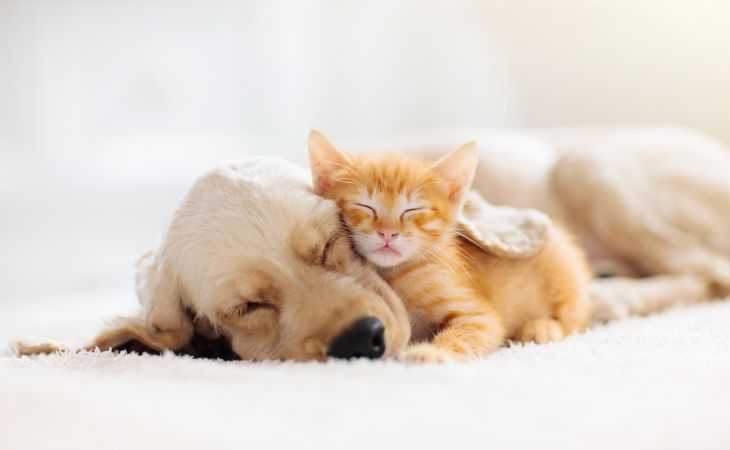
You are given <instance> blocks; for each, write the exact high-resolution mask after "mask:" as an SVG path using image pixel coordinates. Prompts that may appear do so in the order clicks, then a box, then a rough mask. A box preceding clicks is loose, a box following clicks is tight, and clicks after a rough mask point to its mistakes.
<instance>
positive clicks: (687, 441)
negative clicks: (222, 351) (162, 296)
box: [0, 291, 730, 450]
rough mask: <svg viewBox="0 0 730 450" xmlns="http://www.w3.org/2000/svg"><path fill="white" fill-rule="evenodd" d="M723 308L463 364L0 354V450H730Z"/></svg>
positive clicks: (69, 328) (67, 321)
mask: <svg viewBox="0 0 730 450" xmlns="http://www.w3.org/2000/svg"><path fill="white" fill-rule="evenodd" d="M133 308H134V304H133V302H132V300H131V295H129V294H128V293H126V292H123V291H107V292H94V293H89V294H86V295H77V296H68V297H63V298H61V297H51V298H48V299H46V300H45V301H39V302H33V303H29V304H19V305H18V304H16V305H15V306H12V307H10V306H5V307H3V309H1V310H0V344H2V345H8V344H9V343H10V342H11V340H13V339H17V338H19V337H36V338H40V337H48V336H54V337H58V338H60V339H65V340H67V341H70V342H72V343H73V342H79V339H81V338H83V337H89V336H91V335H92V334H93V332H94V331H95V330H96V329H97V328H98V326H99V325H100V322H99V318H103V317H107V318H108V317H111V316H112V315H113V314H114V313H124V312H129V311H131V310H132V309H133ZM729 405H730V302H728V301H718V302H714V303H709V304H703V305H695V306H691V307H682V308H677V309H673V310H670V311H667V312H664V313H662V314H658V315H655V316H652V317H647V318H632V319H628V320H624V321H620V322H615V323H611V324H609V325H605V326H597V327H594V328H593V329H591V330H589V331H588V332H586V333H585V334H583V335H579V336H572V337H570V338H568V339H566V340H564V341H562V342H559V343H553V344H549V345H541V346H537V345H527V346H524V347H523V346H512V347H509V348H505V349H503V350H501V351H499V352H497V353H495V354H493V355H491V356H490V357H488V358H486V359H484V360H481V361H475V362H471V363H463V364H451V365H444V366H422V367H419V366H406V365H403V364H401V363H398V362H393V361H390V362H370V361H355V362H352V363H347V362H334V361H333V362H328V363H326V364H322V363H311V364H292V363H264V364H254V363H248V362H221V361H210V360H196V359H190V358H186V357H178V356H174V355H163V356H151V355H136V354H113V353H109V352H97V353H77V354H73V353H68V354H59V355H48V356H39V357H32V358H16V357H13V356H10V355H8V354H3V356H2V357H0V449H2V450H16V449H36V448H48V449H74V450H82V449H147V448H149V449H163V448H171V449H176V450H181V449H204V448H215V449H228V448H230V449H268V448H296V449H308V448H311V449H323V448H337V449H359V448H363V449H368V450H373V449H382V448H388V449H390V448H394V449H406V448H415V449H430V448H434V449H437V448H438V449H447V448H448V449H470V448H475V449H476V448H480V449H483V448H487V449H500V448H510V449H514V448H541V449H548V448H555V449H563V450H565V449H574V448H575V449H588V448H591V449H647V448H656V449H663V450H669V449H686V448H692V449H728V448H730V419H729V418H730V415H729V414H728V413H729V412H730V406H729Z"/></svg>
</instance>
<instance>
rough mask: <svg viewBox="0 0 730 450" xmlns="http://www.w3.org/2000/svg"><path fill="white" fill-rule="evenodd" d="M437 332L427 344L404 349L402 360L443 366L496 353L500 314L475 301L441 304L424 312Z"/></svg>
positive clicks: (500, 331) (501, 334) (501, 328)
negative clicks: (438, 328)
mask: <svg viewBox="0 0 730 450" xmlns="http://www.w3.org/2000/svg"><path fill="white" fill-rule="evenodd" d="M424 312H425V313H426V316H427V318H428V319H429V320H430V321H431V322H432V323H437V324H440V331H439V332H438V333H437V334H436V335H435V336H434V338H433V341H432V342H430V343H421V344H415V345H413V346H411V347H409V348H407V349H406V350H405V351H404V352H403V355H402V359H403V360H405V361H409V362H419V363H423V362H429V363H442V362H446V361H450V360H464V359H469V358H476V357H480V356H483V355H486V354H487V353H490V352H492V351H494V350H496V349H498V348H499V347H500V346H501V345H502V343H503V342H504V340H505V330H504V325H503V324H502V319H501V317H500V316H499V314H498V313H497V312H496V311H494V310H493V309H492V308H490V307H489V306H487V305H484V303H483V302H480V301H477V300H471V301H464V300H444V301H443V302H440V303H438V304H437V306H436V307H431V308H424Z"/></svg>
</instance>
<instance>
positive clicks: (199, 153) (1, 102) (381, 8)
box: [0, 0, 730, 303]
mask: <svg viewBox="0 0 730 450" xmlns="http://www.w3.org/2000/svg"><path fill="white" fill-rule="evenodd" d="M729 24H730V2H728V1H727V0H633V1H632V0H605V1H604V0H595V1H591V0H551V1H544V0H483V1H477V0H450V1H426V0H402V1H395V0H390V1H385V0H371V1H367V2H363V1H343V0H291V1H266V0H261V1H227V0H200V1H185V0H144V1H141V0H140V1H133V0H127V1H123V2H122V1H112V0H108V1H107V0H98V1H72V0H66V1H64V0H51V1H34V0H0V303H2V302H6V303H7V302H20V301H27V300H28V299H31V298H38V297H41V296H44V295H50V294H56V293H62V292H77V291H82V290H90V289H97V288H99V287H101V286H126V287H127V288H128V289H129V292H130V298H131V297H132V293H131V292H132V291H131V285H132V283H131V279H132V265H133V262H134V260H135V259H136V257H137V255H140V254H141V253H142V252H143V251H145V250H146V249H147V248H149V247H150V246H151V245H153V244H154V241H155V239H156V238H157V236H158V235H159V233H160V231H161V230H162V227H163V226H164V223H165V221H166V220H167V218H168V217H169V215H170V213H171V211H172V210H173V208H174V206H175V203H176V201H177V199H179V197H180V196H181V195H182V194H183V193H184V191H185V189H186V188H187V186H188V185H189V184H190V182H191V181H192V179H193V178H194V176H195V175H197V174H198V173H200V172H201V171H203V170H204V169H206V168H207V167H209V166H210V165H212V164H213V163H215V162H217V161H220V160H223V159H230V158H238V157H242V156H246V155H253V154H280V155H283V156H292V155H295V154H301V153H303V152H304V151H305V137H306V133H307V131H308V128H309V127H311V126H317V127H318V128H321V129H322V130H324V131H326V132H327V133H328V134H330V135H333V136H335V137H345V136H347V137H353V136H368V135H370V136H372V135H384V134H392V133H397V132H399V131H403V130H409V131H412V130H419V129H425V128H430V127H444V126H451V125H459V126H474V127H534V126H554V125H580V124H604V125H610V124H617V125H620V124H634V125H636V124H654V123H674V124H679V125H686V126H691V127H696V128H698V129H700V130H703V131H706V132H709V133H711V134H712V135H714V136H716V137H718V138H720V139H721V140H723V141H725V142H727V143H730V26H729ZM300 159H301V158H300ZM100 301H102V300H100Z"/></svg>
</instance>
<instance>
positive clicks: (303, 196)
mask: <svg viewBox="0 0 730 450" xmlns="http://www.w3.org/2000/svg"><path fill="white" fill-rule="evenodd" d="M326 244H329V245H326ZM136 287H137V294H138V297H139V301H140V303H141V306H142V311H141V314H140V315H139V316H137V317H130V318H123V319H121V320H120V321H119V322H118V323H117V324H116V325H114V326H113V327H112V328H111V329H109V330H106V331H104V332H103V333H102V334H101V335H100V336H99V337H97V339H96V340H95V341H94V342H92V343H91V344H90V345H89V346H88V347H87V348H94V347H99V348H102V349H107V348H110V347H111V348H114V347H118V346H120V345H123V344H125V343H126V342H127V341H130V340H135V341H139V342H141V343H143V344H144V345H145V346H147V347H150V348H152V349H153V350H164V349H172V350H176V349H180V348H182V347H184V346H185V345H186V344H187V343H188V342H189V341H190V339H191V336H192V335H193V332H194V331H195V332H197V333H198V334H202V335H205V336H206V337H209V338H216V337H218V336H223V337H225V338H227V339H228V340H230V342H231V346H232V348H233V350H234V351H235V353H237V354H238V355H239V356H240V357H241V358H244V359H256V360H262V359H295V360H310V359H319V360H322V359H324V358H325V357H326V352H327V349H328V347H329V343H330V342H331V341H332V339H334V338H335V337H336V336H337V335H339V334H340V333H341V332H342V331H344V330H345V329H347V328H348V327H349V326H350V325H351V324H352V323H353V322H354V321H355V320H357V319H359V318H361V317H365V316H374V317H377V318H379V319H380V320H381V321H382V322H383V323H384V325H385V328H386V332H385V344H386V356H392V355H397V354H398V353H399V351H400V350H401V349H402V348H403V347H404V346H405V344H406V343H407V342H408V339H409V337H410V327H409V324H408V317H407V314H406V312H405V309H404V307H403V305H402V303H401V301H400V299H399V298H398V297H397V296H396V295H395V294H394V293H393V291H392V290H391V289H390V288H389V287H388V286H387V285H386V284H385V282H383V281H382V279H380V277H378V276H377V275H376V274H375V272H374V271H373V270H372V269H371V268H370V267H369V266H367V265H365V264H363V263H362V262H360V260H359V259H357V258H356V257H354V256H353V255H352V253H351V250H350V246H349V242H348V241H347V239H346V238H344V237H343V234H342V233H341V230H340V229H339V221H338V219H337V210H336V206H335V205H334V203H332V202H330V201H327V200H324V199H321V198H320V197H318V196H316V195H314V193H313V192H312V191H311V189H310V188H309V181H308V177H307V175H306V172H305V171H303V170H301V169H299V168H297V167H295V166H294V165H292V164H291V163H288V162H286V161H284V160H280V159H267V158H252V159H249V160H245V161H243V162H241V163H235V164H227V165H221V166H218V167H216V168H214V169H212V170H211V171H209V172H207V173H205V174H203V175H202V176H201V177H200V178H198V180H197V181H196V182H195V183H194V184H193V186H192V188H191V189H190V191H189V192H188V194H187V195H186V197H185V198H184V199H183V200H182V202H181V203H180V205H179V206H178V208H177V210H176V211H175V213H174V215H173V217H172V220H171V221H170V223H169V225H168V227H167V229H166V230H165V232H164V234H163V237H162V241H161V243H160V245H159V247H158V249H157V250H155V251H153V252H150V253H148V254H146V255H145V256H143V257H142V259H141V260H140V262H139V265H138V269H137V276H136ZM249 302H256V306H257V308H256V309H255V310H254V311H251V312H247V311H248V308H249V306H248V305H249ZM55 349H56V348H55V347H52V346H48V345H46V344H41V345H39V346H27V345H26V346H21V347H20V351H21V353H26V354H28V353H48V352H50V351H53V350H55Z"/></svg>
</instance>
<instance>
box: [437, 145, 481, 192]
mask: <svg viewBox="0 0 730 450" xmlns="http://www.w3.org/2000/svg"><path fill="white" fill-rule="evenodd" d="M478 155H479V154H478V153H477V144H476V143H475V142H474V141H469V142H467V143H466V144H464V145H462V146H461V147H459V148H457V149H456V150H454V151H452V152H451V153H449V154H448V155H446V156H444V157H443V158H441V159H439V160H438V161H436V162H435V163H434V164H433V166H431V170H433V171H434V172H436V175H438V177H439V178H441V181H442V182H443V185H444V188H445V189H446V193H447V195H448V196H449V201H451V202H452V203H454V204H461V202H462V201H463V199H464V195H465V193H466V191H468V190H469V188H470V187H471V182H472V180H473V179H474V171H475V170H476V168H477V160H478Z"/></svg>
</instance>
